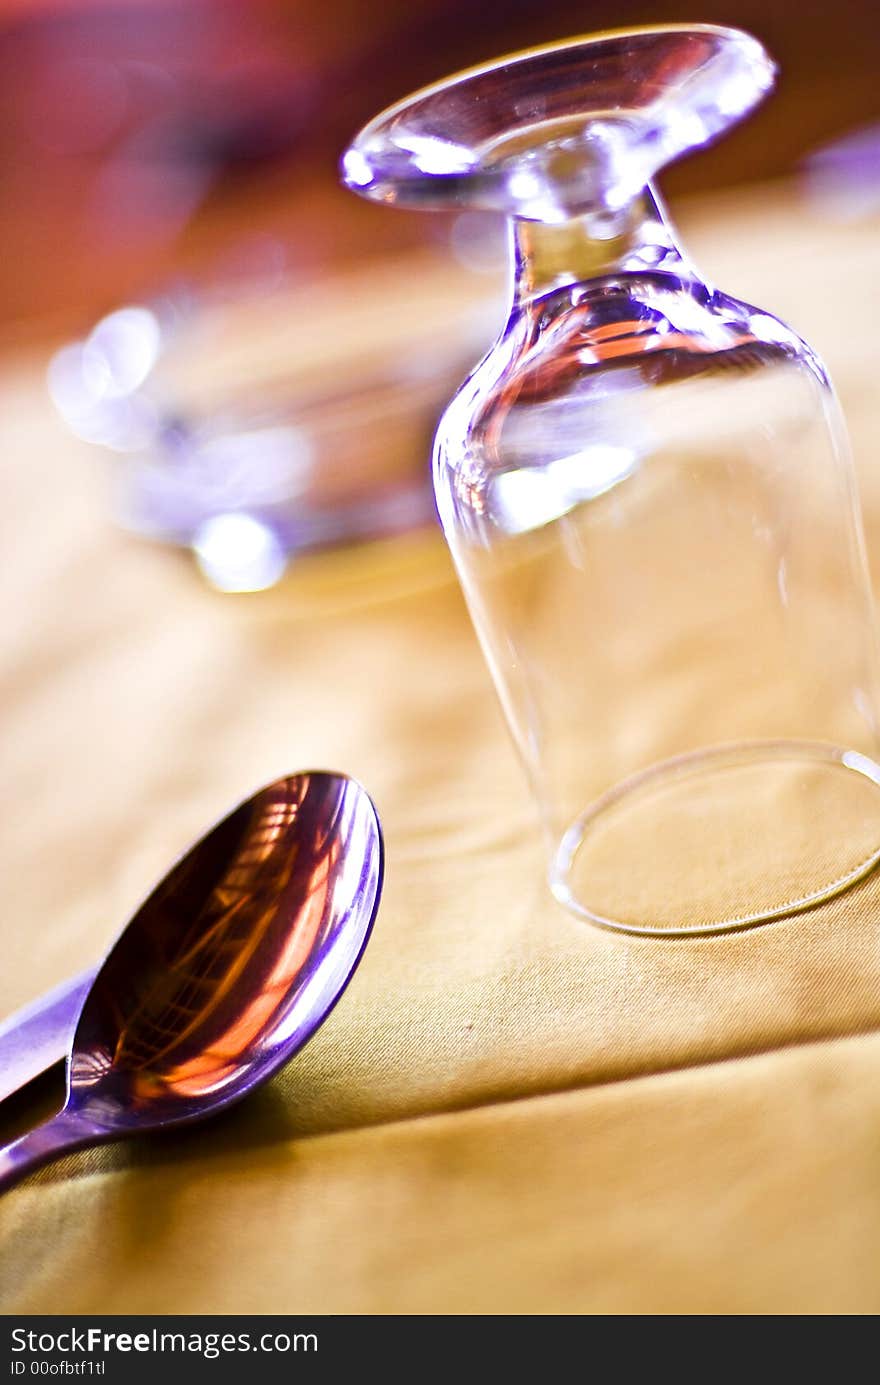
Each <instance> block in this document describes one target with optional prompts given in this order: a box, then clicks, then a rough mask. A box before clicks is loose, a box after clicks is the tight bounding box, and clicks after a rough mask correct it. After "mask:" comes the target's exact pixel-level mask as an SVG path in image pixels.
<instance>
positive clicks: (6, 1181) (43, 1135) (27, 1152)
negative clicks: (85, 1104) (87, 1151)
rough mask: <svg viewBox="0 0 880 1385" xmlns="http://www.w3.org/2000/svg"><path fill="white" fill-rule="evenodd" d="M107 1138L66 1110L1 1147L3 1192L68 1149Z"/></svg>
mask: <svg viewBox="0 0 880 1385" xmlns="http://www.w3.org/2000/svg"><path fill="white" fill-rule="evenodd" d="M106 1138H107V1136H106V1133H104V1132H102V1131H100V1130H99V1129H98V1127H97V1126H94V1125H92V1123H91V1121H87V1120H83V1118H82V1117H81V1116H78V1115H77V1114H76V1113H75V1112H74V1111H69V1110H68V1109H67V1108H66V1107H65V1109H64V1110H63V1111H59V1112H58V1114H57V1115H56V1116H52V1117H50V1119H49V1120H47V1121H44V1122H43V1124H42V1125H38V1126H37V1127H36V1128H35V1129H34V1130H29V1131H28V1132H27V1134H26V1135H22V1137H21V1139H19V1140H14V1141H13V1143H12V1144H11V1145H6V1146H4V1147H3V1148H0V1193H5V1192H6V1191H7V1189H9V1188H11V1187H13V1185H14V1184H16V1183H17V1182H18V1181H19V1179H20V1178H24V1176H25V1174H26V1173H30V1171H31V1170H32V1169H38V1168H40V1167H41V1166H42V1165H43V1164H48V1163H51V1161H52V1160H53V1159H58V1158H60V1156H61V1155H62V1154H64V1153H66V1152H67V1151H69V1150H74V1149H82V1148H83V1146H84V1145H89V1144H98V1143H99V1142H100V1141H101V1140H102V1139H106Z"/></svg>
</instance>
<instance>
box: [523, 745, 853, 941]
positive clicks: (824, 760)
mask: <svg viewBox="0 0 880 1385" xmlns="http://www.w3.org/2000/svg"><path fill="white" fill-rule="evenodd" d="M878 861H880V766H878V765H876V764H875V763H874V762H873V761H872V760H870V759H868V758H867V756H865V755H861V754H859V753H858V752H856V751H846V750H840V749H837V748H836V747H833V746H825V745H819V744H813V743H811V742H798V741H760V742H753V743H750V744H747V745H735V746H721V747H718V748H715V749H711V750H706V751H700V752H699V753H696V754H693V755H684V756H680V757H677V758H676V759H672V760H666V761H664V762H662V763H661V764H659V765H654V766H652V767H651V768H650V769H648V770H645V771H644V772H643V773H641V774H639V775H636V776H634V777H633V778H631V779H628V780H626V781H625V782H624V783H622V784H620V785H618V786H617V787H616V788H614V789H612V790H611V791H610V792H609V793H607V794H605V795H604V796H603V797H602V798H601V799H599V800H598V801H597V802H596V803H594V804H593V805H592V806H591V807H590V808H589V809H587V811H586V812H585V813H583V814H582V815H581V816H580V817H579V818H577V819H576V821H575V822H574V823H573V824H572V826H571V827H570V828H569V829H568V831H567V832H566V834H565V836H564V837H563V839H562V842H561V843H560V846H559V849H558V851H557V853H556V857H555V860H554V862H553V865H552V868H551V875H550V885H551V888H552V890H553V893H554V895H555V896H556V898H557V899H558V900H559V901H560V903H562V904H564V905H565V906H566V908H568V909H570V910H572V911H573V912H574V913H576V914H578V915H579V916H580V917H582V918H585V919H589V920H590V921H591V922H592V923H595V924H598V925H599V926H600V927H602V928H610V929H615V930H617V931H619V932H623V933H639V934H653V935H658V936H661V937H677V936H687V935H692V934H695V933H722V932H727V931H731V930H733V929H740V928H750V927H753V926H754V925H756V924H760V923H767V922H769V921H770V920H771V919H777V918H781V917H784V916H785V915H786V914H792V913H796V912H798V911H799V910H802V909H806V908H809V907H810V906H811V905H814V904H819V903H821V902H822V901H823V900H827V899H831V898H833V897H834V896H835V895H838V894H840V893H842V892H843V891H844V890H846V889H848V888H849V886H850V885H852V884H854V883H855V882H856V881H857V880H860V879H861V878H862V877H863V876H865V875H867V874H868V872H869V871H871V870H872V869H873V868H874V866H875V865H877V863H878Z"/></svg>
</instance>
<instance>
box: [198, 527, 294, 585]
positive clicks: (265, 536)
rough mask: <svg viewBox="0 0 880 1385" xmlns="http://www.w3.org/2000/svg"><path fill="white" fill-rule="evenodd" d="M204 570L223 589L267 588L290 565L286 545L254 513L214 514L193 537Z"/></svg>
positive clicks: (213, 583)
mask: <svg viewBox="0 0 880 1385" xmlns="http://www.w3.org/2000/svg"><path fill="white" fill-rule="evenodd" d="M193 551H194V552H195V555H196V562H197V563H198V565H199V568H200V570H201V572H202V573H203V574H204V576H205V577H206V578H207V579H208V581H209V582H210V583H211V584H212V586H215V587H217V588H218V589H219V590H220V591H224V592H256V591H265V590H266V588H267V587H271V586H274V584H275V583H276V582H277V581H278V579H279V578H280V577H281V575H282V573H283V572H284V569H285V567H286V566H287V557H286V554H285V552H284V547H283V545H282V543H281V541H280V539H279V538H278V535H277V534H275V533H274V532H273V530H272V529H270V527H269V526H268V525H267V524H264V523H263V522H262V521H261V520H259V519H255V518H254V517H253V516H252V515H245V514H225V515H214V516H213V517H212V518H211V519H207V520H205V522H204V524H202V525H201V526H200V528H199V529H198V531H197V533H196V536H195V539H194V541H193Z"/></svg>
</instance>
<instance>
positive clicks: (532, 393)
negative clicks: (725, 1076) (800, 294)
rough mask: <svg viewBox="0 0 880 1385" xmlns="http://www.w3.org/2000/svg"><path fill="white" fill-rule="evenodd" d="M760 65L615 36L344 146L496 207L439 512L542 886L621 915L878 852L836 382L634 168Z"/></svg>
mask: <svg viewBox="0 0 880 1385" xmlns="http://www.w3.org/2000/svg"><path fill="white" fill-rule="evenodd" d="M772 79H773V66H772V63H771V62H770V60H769V58H768V57H767V54H766V53H765V51H764V49H763V48H762V47H761V45H760V44H759V43H758V42H757V41H756V40H755V39H753V38H752V37H750V36H749V35H747V34H744V33H741V32H739V31H736V30H732V29H720V28H714V27H710V26H671V27H668V28H662V29H661V28H658V29H639V30H626V31H624V30H621V31H614V32H610V33H605V34H599V35H596V36H593V37H586V38H580V39H576V40H573V41H571V42H566V43H560V44H557V45H554V46H552V47H548V48H541V49H535V50H531V51H529V52H525V53H521V54H515V55H513V56H511V57H507V58H503V59H500V60H499V61H498V62H495V63H492V64H489V65H487V66H484V67H480V68H475V69H473V70H471V71H469V72H465V73H462V74H460V75H458V76H455V77H452V78H450V79H449V80H448V81H445V82H441V83H439V84H437V85H436V86H433V87H429V88H427V89H425V90H423V91H421V92H418V93H416V94H415V95H414V96H411V97H409V98H408V99H407V100H405V101H403V102H401V103H399V104H398V105H396V106H393V107H392V108H391V109H389V110H387V111H385V112H384V113H383V114H382V115H380V116H378V117H377V118H376V119H375V120H374V121H373V122H372V123H371V124H370V125H368V126H367V127H366V128H365V129H364V130H363V131H362V132H361V133H360V135H358V137H357V139H356V140H355V141H354V143H353V144H352V146H351V148H350V149H349V150H348V152H347V154H346V155H345V158H344V160H343V176H344V178H345V181H346V182H347V183H348V185H349V186H350V187H352V188H353V189H354V190H356V191H357V192H360V193H362V194H363V195H364V196H367V197H371V198H374V199H376V200H378V201H382V202H388V203H393V204H396V205H400V206H417V207H427V208H433V207H448V206H450V205H454V206H468V207H479V208H493V209H496V210H499V211H502V212H505V213H506V214H507V215H508V217H509V218H510V225H511V246H512V255H513V274H512V292H511V301H510V310H509V315H508V318H507V321H506V324H505V326H504V328H503V330H502V332H501V334H500V336H499V338H498V340H497V341H496V342H495V344H494V346H493V347H492V349H491V350H490V351H489V353H488V355H487V356H486V357H485V358H484V360H483V361H482V362H481V364H480V365H478V366H477V368H476V369H475V370H474V371H473V373H472V374H471V375H470V377H469V378H468V379H467V380H466V382H465V383H464V385H463V386H462V387H461V389H460V391H459V393H458V394H457V395H456V397H455V398H454V399H453V401H452V403H451V404H450V405H449V407H448V409H447V411H446V413H445V415H444V417H443V420H442V422H441V424H440V427H439V430H438V433H437V437H436V443H435V454H434V472H435V488H436V494H437V501H438V507H439V511H440V516H441V519H442V522H443V526H444V530H445V533H446V537H447V539H448V542H449V545H450V548H451V550H452V554H453V557H454V560H455V563H456V566H457V569H458V572H459V575H460V578H461V581H462V584H463V588H464V592H465V595H466V598H467V601H468V604H469V607H470V610H471V613H472V616H473V619H474V623H475V625H476V628H477V632H478V634H479V637H480V640H481V643H482V646H483V649H484V651H485V654H486V657H487V659H488V662H489V666H490V668H491V671H492V674H493V677H494V680H495V683H496V686H497V689H498V692H499V694H500V697H501V701H502V704H503V707H504V710H505V713H506V716H507V719H508V722H509V724H510V728H511V730H512V733H513V736H514V739H515V742H516V744H517V746H518V749H519V752H520V755H521V757H522V759H523V761H524V763H525V766H526V769H527V771H528V775H529V778H530V781H531V784H532V786H533V789H534V792H535V795H536V797H537V800H538V803H539V805H540V809H541V815H542V819H543V822H544V825H545V829H546V833H547V839H548V843H549V850H550V881H551V887H552V889H553V891H554V893H555V894H556V895H557V897H558V898H559V899H560V900H562V902H563V903H565V904H566V905H567V906H568V907H569V908H571V909H572V910H574V911H575V912H576V913H577V914H579V915H580V916H582V917H586V918H589V919H591V920H592V921H593V922H596V923H599V924H603V925H605V926H606V927H611V928H617V929H622V930H625V931H630V932H657V933H661V934H676V933H695V932H710V931H720V930H725V929H731V928H742V927H745V926H747V925H749V924H753V923H758V922H762V921H764V920H768V919H772V918H776V917H779V916H781V915H784V914H788V913H792V912H794V911H797V910H800V909H803V908H806V907H807V906H809V905H811V904H815V903H818V902H819V901H821V900H825V899H828V898H830V897H832V896H833V895H835V894H837V893H839V892H841V891H842V890H844V889H846V888H847V887H848V886H849V885H851V884H852V883H853V882H855V881H856V880H858V879H860V878H861V877H862V876H864V875H865V874H866V873H867V872H868V871H869V870H870V869H871V868H872V867H873V866H874V865H875V864H876V863H877V861H878V859H880V787H878V786H880V768H878V766H877V764H876V763H875V756H876V752H877V735H878V733H877V723H876V716H875V713H876V705H877V698H876V684H875V678H876V671H875V635H874V623H873V612H872V605H871V597H870V589H869V583H868V577H867V569H866V564H865V557H864V548H863V539H862V533H861V527H860V516H859V509H858V499H857V494H856V487H855V481H854V475H853V469H852V464H851V461H850V458H849V455H848V453H847V449H846V441H845V436H844V431H843V427H842V423H841V418H840V414H839V412H838V409H837V405H836V402H835V398H834V395H833V392H832V389H831V386H830V384H829V381H828V377H827V375H826V373H825V370H824V368H823V366H822V364H821V362H820V361H819V360H818V359H817V357H816V355H815V354H814V353H813V351H812V350H811V349H810V347H809V346H807V345H806V344H805V343H804V342H803V341H802V340H800V338H799V337H797V336H796V335H795V333H794V332H793V331H791V330H790V329H789V328H788V327H787V326H785V324H784V323H782V322H780V321H779V320H778V319H777V318H775V317H773V316H772V315H771V314H770V313H767V312H764V311H762V310H759V309H757V308H754V307H750V306H749V305H748V304H745V303H740V302H737V300H736V299H733V298H730V297H728V296H727V295H726V294H724V293H721V292H719V291H717V290H716V289H714V288H713V287H711V286H709V285H708V284H707V283H706V282H705V281H704V280H703V279H702V278H701V277H700V275H699V274H698V273H697V271H696V270H695V269H694V267H693V265H692V264H691V263H690V261H689V260H688V259H687V257H686V256H685V254H684V252H683V251H682V250H681V248H680V247H679V245H678V243H677V240H676V236H675V232H674V230H673V228H672V227H671V225H670V223H669V221H668V219H667V217H666V213H665V211H664V209H663V207H662V205H661V203H660V201H659V199H658V196H657V194H656V192H655V191H654V189H653V187H652V183H651V180H652V179H653V178H654V176H655V174H656V173H657V172H658V170H659V169H660V168H661V167H662V166H663V165H664V164H665V163H667V162H668V161H669V160H671V159H673V158H675V157H676V156H677V155H679V154H681V153H683V152H684V151H686V150H688V149H691V148H696V147H698V146H700V145H703V144H705V143H706V142H707V141H708V140H710V139H711V138H712V137H714V136H715V135H717V134H718V133H719V132H720V131H721V130H723V129H724V128H725V127H727V126H728V125H730V124H731V123H733V122H734V121H736V120H738V119H739V118H740V117H741V116H742V115H743V114H744V113H745V112H746V111H748V110H749V109H750V107H751V106H753V105H754V104H755V103H756V102H757V101H758V100H759V99H760V97H761V96H762V95H763V94H764V93H765V92H766V91H767V90H768V89H769V87H770V86H771V84H772ZM817 272H821V270H820V269H819V268H817ZM807 287H808V286H807Z"/></svg>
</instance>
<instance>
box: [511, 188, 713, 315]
mask: <svg viewBox="0 0 880 1385" xmlns="http://www.w3.org/2000/svg"><path fill="white" fill-rule="evenodd" d="M510 226H511V240H512V251H513V255H512V259H513V274H514V281H513V301H514V305H515V306H523V305H525V304H526V303H529V302H531V301H532V300H534V299H535V298H539V297H541V296H542V295H543V294H546V293H549V292H551V291H552V290H553V289H558V288H564V287H565V286H566V285H567V284H582V283H586V282H587V281H588V280H590V279H597V278H600V277H602V276H606V275H613V274H633V273H639V272H642V273H644V272H645V271H654V272H657V271H668V272H672V273H674V274H678V275H679V276H682V277H684V276H687V277H693V271H692V270H691V269H690V266H689V265H688V264H687V262H686V260H685V258H684V256H683V254H682V252H681V250H680V249H679V247H678V245H677V243H676V239H675V235H674V233H673V230H672V227H671V226H670V223H669V221H668V219H667V216H666V212H665V209H664V207H663V203H662V202H661V200H660V197H659V195H658V194H657V192H656V191H655V189H654V188H653V187H652V186H651V184H648V186H647V187H645V188H643V189H642V191H641V192H640V193H639V194H638V195H637V196H636V197H634V198H633V199H632V201H631V202H629V203H627V205H626V206H625V207H622V208H621V209H620V211H614V212H611V211H606V210H602V211H595V212H587V213H585V214H584V215H583V216H578V217H573V218H572V219H571V220H570V221H563V222H561V223H558V224H556V225H547V224H545V223H544V222H538V221H525V220H523V219H522V218H519V217H516V218H514V219H513V220H512V221H511V223H510Z"/></svg>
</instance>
